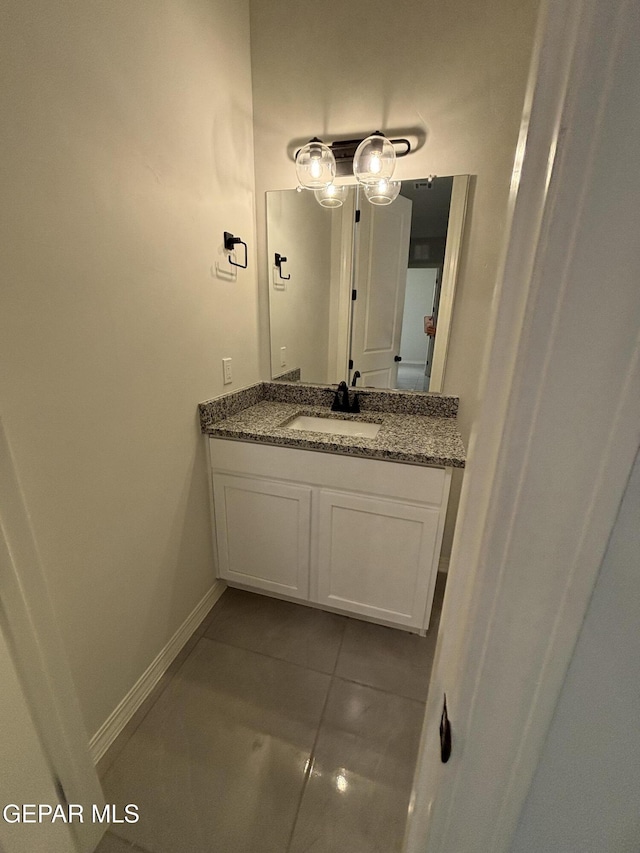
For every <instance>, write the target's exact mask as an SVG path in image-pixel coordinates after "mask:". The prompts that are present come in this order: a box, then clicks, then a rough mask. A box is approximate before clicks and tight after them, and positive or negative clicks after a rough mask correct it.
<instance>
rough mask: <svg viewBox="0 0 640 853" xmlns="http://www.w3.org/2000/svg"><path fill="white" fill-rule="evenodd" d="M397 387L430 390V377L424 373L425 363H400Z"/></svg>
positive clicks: (407, 389) (404, 389)
mask: <svg viewBox="0 0 640 853" xmlns="http://www.w3.org/2000/svg"><path fill="white" fill-rule="evenodd" d="M396 388H399V389H400V390H401V391H428V390H429V377H428V376H425V375H424V364H399V365H398V379H397V381H396Z"/></svg>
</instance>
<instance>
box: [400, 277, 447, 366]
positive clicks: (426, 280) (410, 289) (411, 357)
mask: <svg viewBox="0 0 640 853" xmlns="http://www.w3.org/2000/svg"><path fill="white" fill-rule="evenodd" d="M437 275H438V270H437V269H435V268H425V269H417V268H412V269H408V270H407V287H406V290H405V293H404V313H403V316H402V338H401V339H400V355H401V356H402V360H403V361H406V362H408V363H411V362H415V363H418V364H423V365H424V364H425V362H426V360H427V344H428V340H429V339H428V337H427V335H425V333H424V318H425V316H428V315H431V313H432V312H433V295H434V292H435V289H436V277H437Z"/></svg>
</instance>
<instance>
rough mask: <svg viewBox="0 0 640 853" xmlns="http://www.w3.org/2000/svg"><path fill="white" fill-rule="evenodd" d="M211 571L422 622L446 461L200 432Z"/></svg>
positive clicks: (406, 623) (444, 494)
mask: <svg viewBox="0 0 640 853" xmlns="http://www.w3.org/2000/svg"><path fill="white" fill-rule="evenodd" d="M209 447H210V458H211V474H212V484H213V503H214V524H215V531H216V533H215V541H216V544H217V550H218V564H219V574H220V577H222V578H224V579H225V580H226V581H227V582H228V583H229V584H230V585H232V586H239V587H242V588H245V589H256V590H262V591H265V592H267V593H270V594H272V595H276V596H281V597H285V598H291V599H298V600H301V601H306V602H308V603H311V604H314V605H316V606H319V607H323V608H326V609H330V610H335V611H339V612H343V613H350V614H354V615H359V616H362V617H365V618H367V619H370V620H373V621H376V622H381V623H383V624H389V625H396V626H400V627H404V628H408V629H411V630H414V631H425V630H426V629H427V628H428V626H429V617H430V613H431V604H432V601H433V593H434V589H435V581H436V574H437V570H438V560H439V556H440V546H441V543H442V532H443V528H444V518H445V513H446V508H447V501H448V497H449V486H450V482H451V470H450V469H446V468H427V467H421V466H416V465H406V464H402V463H396V462H386V461H382V460H377V459H361V458H356V457H351V456H342V455H333V454H329V453H320V452H316V451H308V450H297V449H294V448H289V447H274V446H268V445H261V444H257V443H251V442H240V441H229V440H225V439H217V438H210V439H209Z"/></svg>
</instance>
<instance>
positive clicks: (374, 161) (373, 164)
mask: <svg viewBox="0 0 640 853" xmlns="http://www.w3.org/2000/svg"><path fill="white" fill-rule="evenodd" d="M381 169H382V161H381V159H380V155H379V154H378V152H377V151H376V152H374V153H373V154H372V155H371V157H369V171H370V172H373V174H374V175H379V174H380V170H381Z"/></svg>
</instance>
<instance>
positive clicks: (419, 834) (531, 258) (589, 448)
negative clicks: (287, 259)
mask: <svg viewBox="0 0 640 853" xmlns="http://www.w3.org/2000/svg"><path fill="white" fill-rule="evenodd" d="M634 27H637V23H636V22H635V21H634V9H633V4H632V2H629V0H611V3H609V4H598V3H597V0H568V2H563V3H560V2H557V0H548V2H546V3H544V4H543V7H542V9H541V12H540V17H539V22H538V30H537V34H536V39H535V44H534V51H533V60H532V67H531V72H530V78H529V85H528V90H527V95H526V100H525V105H524V112H523V118H522V124H521V132H520V138H519V142H518V146H517V151H516V157H515V164H514V170H513V179H512V186H511V193H510V202H509V223H510V226H509V234H508V237H507V239H506V241H505V250H504V253H503V258H502V262H501V268H500V273H499V275H498V279H497V280H498V284H497V287H496V294H495V298H494V307H493V314H492V321H491V325H490V328H489V329H488V330H487V332H488V335H489V339H490V340H491V341H492V343H491V345H490V347H489V352H488V356H487V359H486V361H485V365H484V371H483V384H484V393H483V395H482V401H483V402H482V405H481V409H480V414H479V417H478V419H477V422H476V424H475V425H474V428H473V431H472V435H471V439H470V448H469V462H468V467H467V471H466V474H465V479H464V483H463V490H462V496H461V502H460V511H459V515H458V522H457V527H456V534H455V539H454V543H453V551H452V555H451V563H450V569H449V578H448V585H447V593H446V596H445V601H444V607H443V614H442V620H441V623H440V630H439V634H438V643H437V648H436V655H435V660H434V667H433V672H432V678H431V685H430V691H429V697H428V701H427V708H426V715H425V727H424V730H423V737H422V743H421V747H420V753H419V758H418V767H417V771H416V778H415V782H414V790H413V795H412V804H411V808H410V816H409V822H408V827H407V834H406V838H405V846H404V850H405V853H424V851H425V850H429V853H450V851H452V850H455V851H456V853H480V851H482V853H486V851H489V850H490V851H491V853H506V851H508V850H509V847H510V844H511V841H512V838H513V835H514V832H515V828H516V826H517V821H518V818H519V815H520V812H521V810H522V807H523V804H524V801H525V799H526V796H527V792H528V790H529V787H530V784H531V781H532V779H533V776H534V773H535V771H536V767H537V763H538V757H539V755H540V752H541V749H542V746H543V744H544V742H545V739H546V735H547V732H548V729H549V726H550V723H551V720H552V717H553V713H554V709H555V706H556V703H557V700H558V697H559V694H560V691H561V689H562V685H563V682H564V678H565V676H566V672H567V669H568V666H569V663H570V660H571V657H572V654H573V650H574V648H575V644H576V641H577V638H578V635H579V632H580V628H581V625H582V621H583V618H584V615H585V612H586V610H587V607H588V604H589V600H590V596H591V593H592V590H593V587H594V584H595V581H596V579H597V575H598V571H599V567H600V564H601V561H602V558H603V555H604V552H605V549H606V546H607V543H608V539H609V535H610V533H611V530H612V529H613V525H614V523H615V519H616V514H617V511H618V508H619V505H620V501H621V499H622V496H623V494H624V489H625V486H626V483H627V480H628V477H629V475H630V472H631V469H632V466H633V460H634V457H635V454H636V451H637V448H638V441H639V438H640V436H639V429H638V425H639V424H640V394H639V393H638V390H639V389H640V335H639V334H638V331H637V330H638V329H640V295H639V294H638V289H637V281H635V280H634V279H633V275H634V274H635V275H637V271H638V268H639V267H640V263H639V258H638V253H637V249H636V248H635V246H636V245H637V235H636V234H635V231H636V221H637V216H636V209H637V196H638V190H637V187H636V186H635V183H637V180H636V177H637V174H638V173H639V172H640V162H638V154H637V152H636V151H635V149H633V148H631V145H632V140H633V139H637V134H638V133H640V126H639V125H640V119H639V117H638V114H637V111H636V112H635V113H634V114H633V115H631V111H630V110H629V109H628V99H629V97H631V96H632V94H633V90H634V86H637V84H638V81H637V79H635V78H634V77H633V75H629V74H627V75H626V77H625V75H622V74H620V75H619V77H618V78H616V80H615V82H616V84H617V85H615V86H614V85H613V80H614V75H615V69H616V66H615V64H614V63H616V62H634V61H635V62H636V63H637V59H635V54H634V53H633V51H635V46H634V45H632V44H631V42H632V41H633V39H632V37H631V36H629V35H628V34H633V33H634ZM632 69H633V70H634V72H637V64H636V66H635V67H634V66H632ZM627 71H628V66H627ZM623 78H624V79H623ZM625 99H626V100H625ZM632 123H635V124H632ZM623 130H624V132H623ZM627 140H629V142H627ZM603 175H604V176H606V180H603ZM634 182H635V183H634ZM604 184H606V186H604ZM611 193H613V198H615V203H612V200H611V199H612V196H611ZM603 238H604V240H605V245H609V244H610V245H611V246H612V247H614V248H615V251H613V254H606V256H605V253H604V252H601V253H600V255H598V251H597V249H598V247H599V246H602V245H603V243H602V241H603ZM603 280H606V281H607V282H608V289H607V299H606V300H605V302H604V304H603V298H602V282H603ZM587 318H591V320H593V319H594V318H597V320H598V324H597V334H598V338H599V339H600V340H602V341H608V342H610V344H609V346H607V348H606V370H605V369H604V367H601V369H594V364H596V365H597V364H598V362H597V361H596V362H594V358H596V355H594V354H590V353H589V351H588V350H589V347H591V348H592V349H597V350H598V352H599V358H600V359H601V360H602V359H603V358H604V353H603V351H602V348H595V347H594V345H593V340H592V339H591V338H590V336H589V335H588V334H587V333H586V330H587V329H589V328H591V326H590V325H589V321H588V319H587ZM585 323H586V325H585ZM601 363H602V362H600V364H601ZM460 614H464V618H463V619H461V617H460ZM445 692H446V696H447V705H448V712H449V717H450V719H451V723H452V730H453V751H452V755H451V758H450V760H449V762H448V763H447V764H442V763H441V761H440V738H439V722H440V715H441V712H442V705H443V694H444V693H445Z"/></svg>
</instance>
